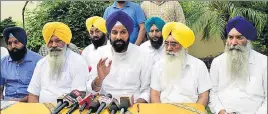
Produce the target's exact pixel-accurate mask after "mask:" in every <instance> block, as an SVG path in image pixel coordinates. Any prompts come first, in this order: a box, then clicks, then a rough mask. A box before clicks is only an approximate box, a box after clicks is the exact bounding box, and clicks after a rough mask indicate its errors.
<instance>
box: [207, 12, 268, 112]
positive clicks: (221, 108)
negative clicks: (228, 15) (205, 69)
mask: <svg viewBox="0 0 268 114" xmlns="http://www.w3.org/2000/svg"><path fill="white" fill-rule="evenodd" d="M226 32H227V34H228V36H227V41H226V46H225V50H224V53H223V54H221V55H220V56H218V57H216V58H214V60H213V61H212V64H211V69H210V77H211V80H212V89H211V92H210V103H209V107H210V109H211V111H212V112H213V113H215V114H232V113H236V114H267V56H265V55H262V54H260V53H258V52H256V51H254V50H253V49H252V48H251V44H250V41H251V40H255V39H256V38H257V32H256V29H255V27H254V26H253V24H252V23H250V22H249V21H247V20H245V19H244V18H242V17H241V16H237V17H234V18H232V19H230V20H229V21H228V23H227V25H226Z"/></svg>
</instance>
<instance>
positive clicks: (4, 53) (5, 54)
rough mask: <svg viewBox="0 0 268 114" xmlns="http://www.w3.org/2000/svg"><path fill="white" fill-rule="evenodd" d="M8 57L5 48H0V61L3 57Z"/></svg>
mask: <svg viewBox="0 0 268 114" xmlns="http://www.w3.org/2000/svg"><path fill="white" fill-rule="evenodd" d="M7 55H9V53H8V51H7V48H5V47H1V59H2V58H4V57H5V56H7Z"/></svg>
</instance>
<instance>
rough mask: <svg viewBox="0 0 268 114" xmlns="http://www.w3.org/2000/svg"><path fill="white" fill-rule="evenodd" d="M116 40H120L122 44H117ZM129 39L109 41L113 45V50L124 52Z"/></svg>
mask: <svg viewBox="0 0 268 114" xmlns="http://www.w3.org/2000/svg"><path fill="white" fill-rule="evenodd" d="M118 42H122V44H117V43H118ZM128 44H129V39H128V40H127V41H126V42H125V41H124V40H121V39H120V40H115V41H111V45H112V46H113V48H114V50H115V52H118V53H122V52H125V51H126V50H127V48H128Z"/></svg>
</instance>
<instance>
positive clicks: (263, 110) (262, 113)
mask: <svg viewBox="0 0 268 114" xmlns="http://www.w3.org/2000/svg"><path fill="white" fill-rule="evenodd" d="M266 63H267V60H266V62H265V64H266ZM266 70H267V64H266V66H265V68H264V69H263V73H262V74H263V81H262V82H263V83H262V85H263V89H264V92H265V93H264V94H265V99H264V101H263V102H262V105H261V107H260V108H259V109H258V110H257V112H256V114H266V113H267V71H266Z"/></svg>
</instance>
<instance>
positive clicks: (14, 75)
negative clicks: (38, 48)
mask: <svg viewBox="0 0 268 114" xmlns="http://www.w3.org/2000/svg"><path fill="white" fill-rule="evenodd" d="M3 36H4V39H5V42H6V44H7V48H8V53H9V55H7V56H5V57H4V58H3V59H1V81H0V91H1V92H0V97H1V99H4V100H14V101H20V102H27V100H28V94H29V93H28V92H27V88H28V85H29V83H30V81H31V78H32V76H33V71H34V68H35V66H36V64H37V62H38V61H39V60H40V59H41V56H40V55H39V54H37V53H35V52H32V51H30V50H28V49H27V48H26V45H27V35H26V32H25V31H24V29H22V28H20V27H10V28H6V29H5V30H4V31H3ZM4 88H5V92H3V89H4ZM3 93H5V96H3Z"/></svg>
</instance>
